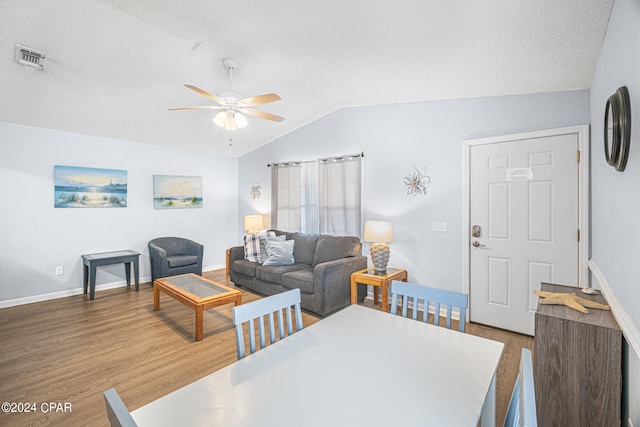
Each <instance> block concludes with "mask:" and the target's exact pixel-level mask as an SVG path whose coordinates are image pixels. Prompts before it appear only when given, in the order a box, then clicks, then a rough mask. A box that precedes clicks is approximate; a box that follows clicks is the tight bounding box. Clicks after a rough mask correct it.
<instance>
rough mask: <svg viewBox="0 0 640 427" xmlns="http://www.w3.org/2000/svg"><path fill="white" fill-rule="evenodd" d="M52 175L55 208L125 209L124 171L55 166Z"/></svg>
mask: <svg viewBox="0 0 640 427" xmlns="http://www.w3.org/2000/svg"><path fill="white" fill-rule="evenodd" d="M53 175H54V178H53V181H54V185H55V191H54V199H55V201H54V207H56V208H126V207H127V171H126V170H119V169H98V168H86V167H78V166H59V165H56V166H55V167H54V173H53Z"/></svg>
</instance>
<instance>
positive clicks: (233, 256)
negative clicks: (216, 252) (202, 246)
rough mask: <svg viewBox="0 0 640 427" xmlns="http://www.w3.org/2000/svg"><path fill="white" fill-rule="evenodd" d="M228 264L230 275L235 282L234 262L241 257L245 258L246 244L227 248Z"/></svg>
mask: <svg viewBox="0 0 640 427" xmlns="http://www.w3.org/2000/svg"><path fill="white" fill-rule="evenodd" d="M227 254H228V256H227V265H228V274H227V275H228V276H229V277H230V278H231V281H232V282H234V283H235V281H236V280H235V274H234V271H233V262H234V261H236V260H239V259H244V246H234V247H232V248H229V249H227Z"/></svg>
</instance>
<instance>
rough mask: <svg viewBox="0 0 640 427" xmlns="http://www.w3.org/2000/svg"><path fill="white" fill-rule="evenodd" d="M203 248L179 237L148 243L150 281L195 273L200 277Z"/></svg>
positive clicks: (161, 238)
mask: <svg viewBox="0 0 640 427" xmlns="http://www.w3.org/2000/svg"><path fill="white" fill-rule="evenodd" d="M203 253H204V246H202V245H201V244H200V243H197V242H194V241H192V240H189V239H183V238H181V237H159V238H157V239H153V240H151V241H150V242H149V257H150V258H151V281H152V282H153V281H155V280H156V279H159V278H161V277H168V276H176V275H178V274H187V273H195V274H198V275H200V276H202V254H203Z"/></svg>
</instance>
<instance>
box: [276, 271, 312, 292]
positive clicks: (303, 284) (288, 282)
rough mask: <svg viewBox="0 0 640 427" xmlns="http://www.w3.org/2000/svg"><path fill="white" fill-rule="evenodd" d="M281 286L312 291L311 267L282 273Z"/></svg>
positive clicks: (301, 290)
mask: <svg viewBox="0 0 640 427" xmlns="http://www.w3.org/2000/svg"><path fill="white" fill-rule="evenodd" d="M282 286H284V287H285V288H287V289H296V288H298V289H300V292H305V293H308V294H312V293H313V268H307V269H305V270H298V271H292V272H289V273H284V274H283V275H282Z"/></svg>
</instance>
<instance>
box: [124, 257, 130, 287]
mask: <svg viewBox="0 0 640 427" xmlns="http://www.w3.org/2000/svg"><path fill="white" fill-rule="evenodd" d="M124 275H125V276H127V288H128V287H129V286H131V262H125V263H124Z"/></svg>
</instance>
